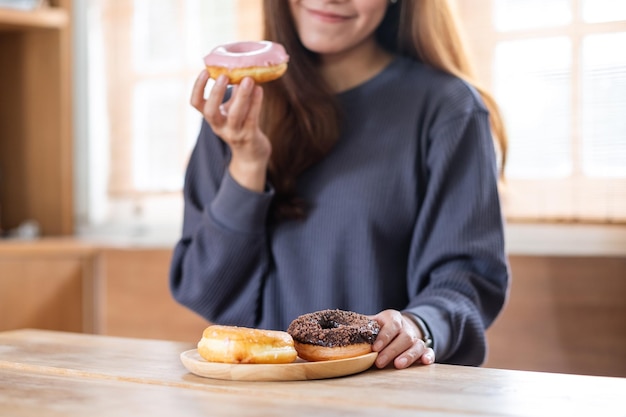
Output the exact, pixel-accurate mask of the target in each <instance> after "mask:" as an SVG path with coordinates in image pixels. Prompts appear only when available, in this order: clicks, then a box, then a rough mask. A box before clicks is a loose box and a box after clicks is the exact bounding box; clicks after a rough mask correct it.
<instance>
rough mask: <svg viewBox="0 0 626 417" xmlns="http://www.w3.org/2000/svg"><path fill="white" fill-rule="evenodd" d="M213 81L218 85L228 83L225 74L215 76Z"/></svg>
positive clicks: (221, 85)
mask: <svg viewBox="0 0 626 417" xmlns="http://www.w3.org/2000/svg"><path fill="white" fill-rule="evenodd" d="M215 82H216V83H217V84H218V85H219V86H220V87H223V86H225V85H227V84H228V77H227V76H225V75H224V74H222V75H220V76H219V77H217V80H215Z"/></svg>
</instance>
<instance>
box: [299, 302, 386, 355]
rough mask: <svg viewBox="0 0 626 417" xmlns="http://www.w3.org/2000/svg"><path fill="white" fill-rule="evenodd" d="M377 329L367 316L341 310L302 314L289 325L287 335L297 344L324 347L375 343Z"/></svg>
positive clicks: (377, 326)
mask: <svg viewBox="0 0 626 417" xmlns="http://www.w3.org/2000/svg"><path fill="white" fill-rule="evenodd" d="M379 330H380V326H379V325H378V323H377V322H376V321H374V320H370V319H369V318H368V317H367V316H364V315H362V314H358V313H353V312H351V311H343V310H322V311H317V312H315V313H309V314H304V315H302V316H300V317H298V318H297V319H295V320H294V321H292V322H291V324H290V325H289V328H288V329H287V333H289V334H290V335H291V337H293V339H294V340H295V341H296V342H299V343H306V344H309V345H316V346H323V347H330V348H332V347H340V346H349V345H354V344H359V343H369V344H370V345H371V344H373V343H374V341H375V340H376V337H377V336H378V332H379Z"/></svg>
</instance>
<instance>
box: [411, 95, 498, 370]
mask: <svg viewBox="0 0 626 417" xmlns="http://www.w3.org/2000/svg"><path fill="white" fill-rule="evenodd" d="M468 92H469V90H468V89H459V90H458V93H457V94H456V95H454V96H452V97H449V98H448V102H449V103H451V105H452V106H453V107H456V109H452V110H448V111H446V112H443V114H446V115H447V114H452V115H453V116H452V118H451V119H450V118H449V117H448V116H444V117H439V118H441V119H444V120H443V121H437V122H436V124H435V125H434V126H433V127H432V129H431V131H430V133H429V134H428V140H427V141H424V148H423V154H424V155H426V156H425V158H424V160H425V163H424V168H425V173H424V177H425V183H426V184H427V185H426V187H425V191H424V193H423V197H422V198H423V203H422V207H421V210H420V213H419V216H418V219H417V222H416V225H415V230H414V235H413V240H412V244H411V255H410V258H409V269H408V279H409V293H410V294H414V296H413V297H412V298H411V300H410V303H409V306H408V307H407V311H410V312H411V313H413V314H416V315H418V316H419V317H421V318H422V319H423V320H424V321H425V322H426V323H428V326H429V329H430V331H431V333H432V335H433V339H434V341H435V351H436V357H437V360H438V361H444V362H448V363H458V364H471V365H479V364H481V363H482V362H483V361H484V359H485V355H486V341H485V329H486V328H487V327H488V326H489V325H490V324H491V323H492V322H493V320H494V319H495V318H496V316H497V315H498V313H499V312H500V310H501V308H502V306H503V304H504V301H505V299H506V295H507V288H508V276H509V275H508V270H507V262H506V259H505V255H504V250H503V248H504V236H503V224H502V216H501V212H500V205H499V197H498V191H497V168H496V161H495V153H494V149H493V142H492V139H491V134H490V128H489V120H488V114H487V112H486V110H484V109H483V108H482V107H480V106H477V103H478V101H477V98H475V97H474V96H473V95H472V94H469V93H468ZM459 93H461V95H459ZM462 93H465V94H462Z"/></svg>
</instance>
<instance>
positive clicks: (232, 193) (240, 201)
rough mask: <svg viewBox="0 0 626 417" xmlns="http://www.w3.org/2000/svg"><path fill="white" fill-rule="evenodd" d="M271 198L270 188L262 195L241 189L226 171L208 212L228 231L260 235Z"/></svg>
mask: <svg viewBox="0 0 626 417" xmlns="http://www.w3.org/2000/svg"><path fill="white" fill-rule="evenodd" d="M273 196H274V190H273V189H272V188H271V187H268V188H267V189H266V190H265V191H264V192H262V193H258V192H255V191H251V190H248V189H247V188H244V187H242V186H241V185H239V183H237V181H235V180H234V179H233V178H232V177H231V176H230V173H229V172H228V170H226V172H225V173H224V177H223V178H222V183H221V185H220V188H219V190H218V192H217V194H216V196H215V199H214V200H213V202H212V203H211V206H210V208H209V210H210V212H211V215H212V217H213V218H214V219H215V220H216V221H217V222H218V223H220V224H221V225H223V226H224V227H226V228H228V229H231V230H235V231H237V232H241V233H260V232H263V230H264V229H265V221H266V219H267V213H268V210H269V207H270V204H271V202H272V198H273Z"/></svg>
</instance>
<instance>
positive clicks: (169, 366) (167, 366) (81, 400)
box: [0, 329, 626, 417]
mask: <svg viewBox="0 0 626 417" xmlns="http://www.w3.org/2000/svg"><path fill="white" fill-rule="evenodd" d="M194 347H195V346H194V345H193V344H189V343H181V342H170V341H162V340H145V339H130V338H120V337H111V336H102V335H87V334H76V333H64V332H55V331H43V330H32V329H24V330H14V331H7V332H0V415H2V416H5V415H6V416H13V417H23V416H27V417H33V416H37V417H39V416H41V415H45V416H63V417H67V416H84V415H89V416H131V415H132V416H137V415H147V414H148V413H149V414H150V415H151V416H171V415H180V416H207V415H211V416H222V415H224V416H225V415H229V416H232V415H236V416H240V415H254V416H278V417H280V416H289V417H293V416H307V415H315V416H331V417H332V416H360V417H364V416H365V417H366V416H385V417H391V416H409V415H411V416H414V415H420V416H551V417H554V416H568V417H571V416H579V415H580V416H583V415H584V416H585V417H588V416H590V415H592V416H593V415H601V416H626V405H625V404H626V401H624V400H623V398H622V397H624V395H626V378H609V377H596V376H583V375H565V374H550V373H540V372H524V371H509V370H498V369H486V368H473V367H464V366H453V365H441V364H436V365H431V366H414V367H411V368H409V369H406V370H395V369H382V370H380V369H375V368H372V369H369V370H367V371H365V372H362V373H359V374H356V375H351V376H345V377H339V378H331V379H322V380H311V381H287V382H281V381H279V382H249V381H223V380H216V379H210V378H203V377H199V376H196V375H194V374H191V373H189V372H188V371H187V370H186V369H185V367H184V366H183V365H182V363H181V361H180V354H181V353H182V352H184V351H186V350H188V349H193V348H194Z"/></svg>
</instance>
